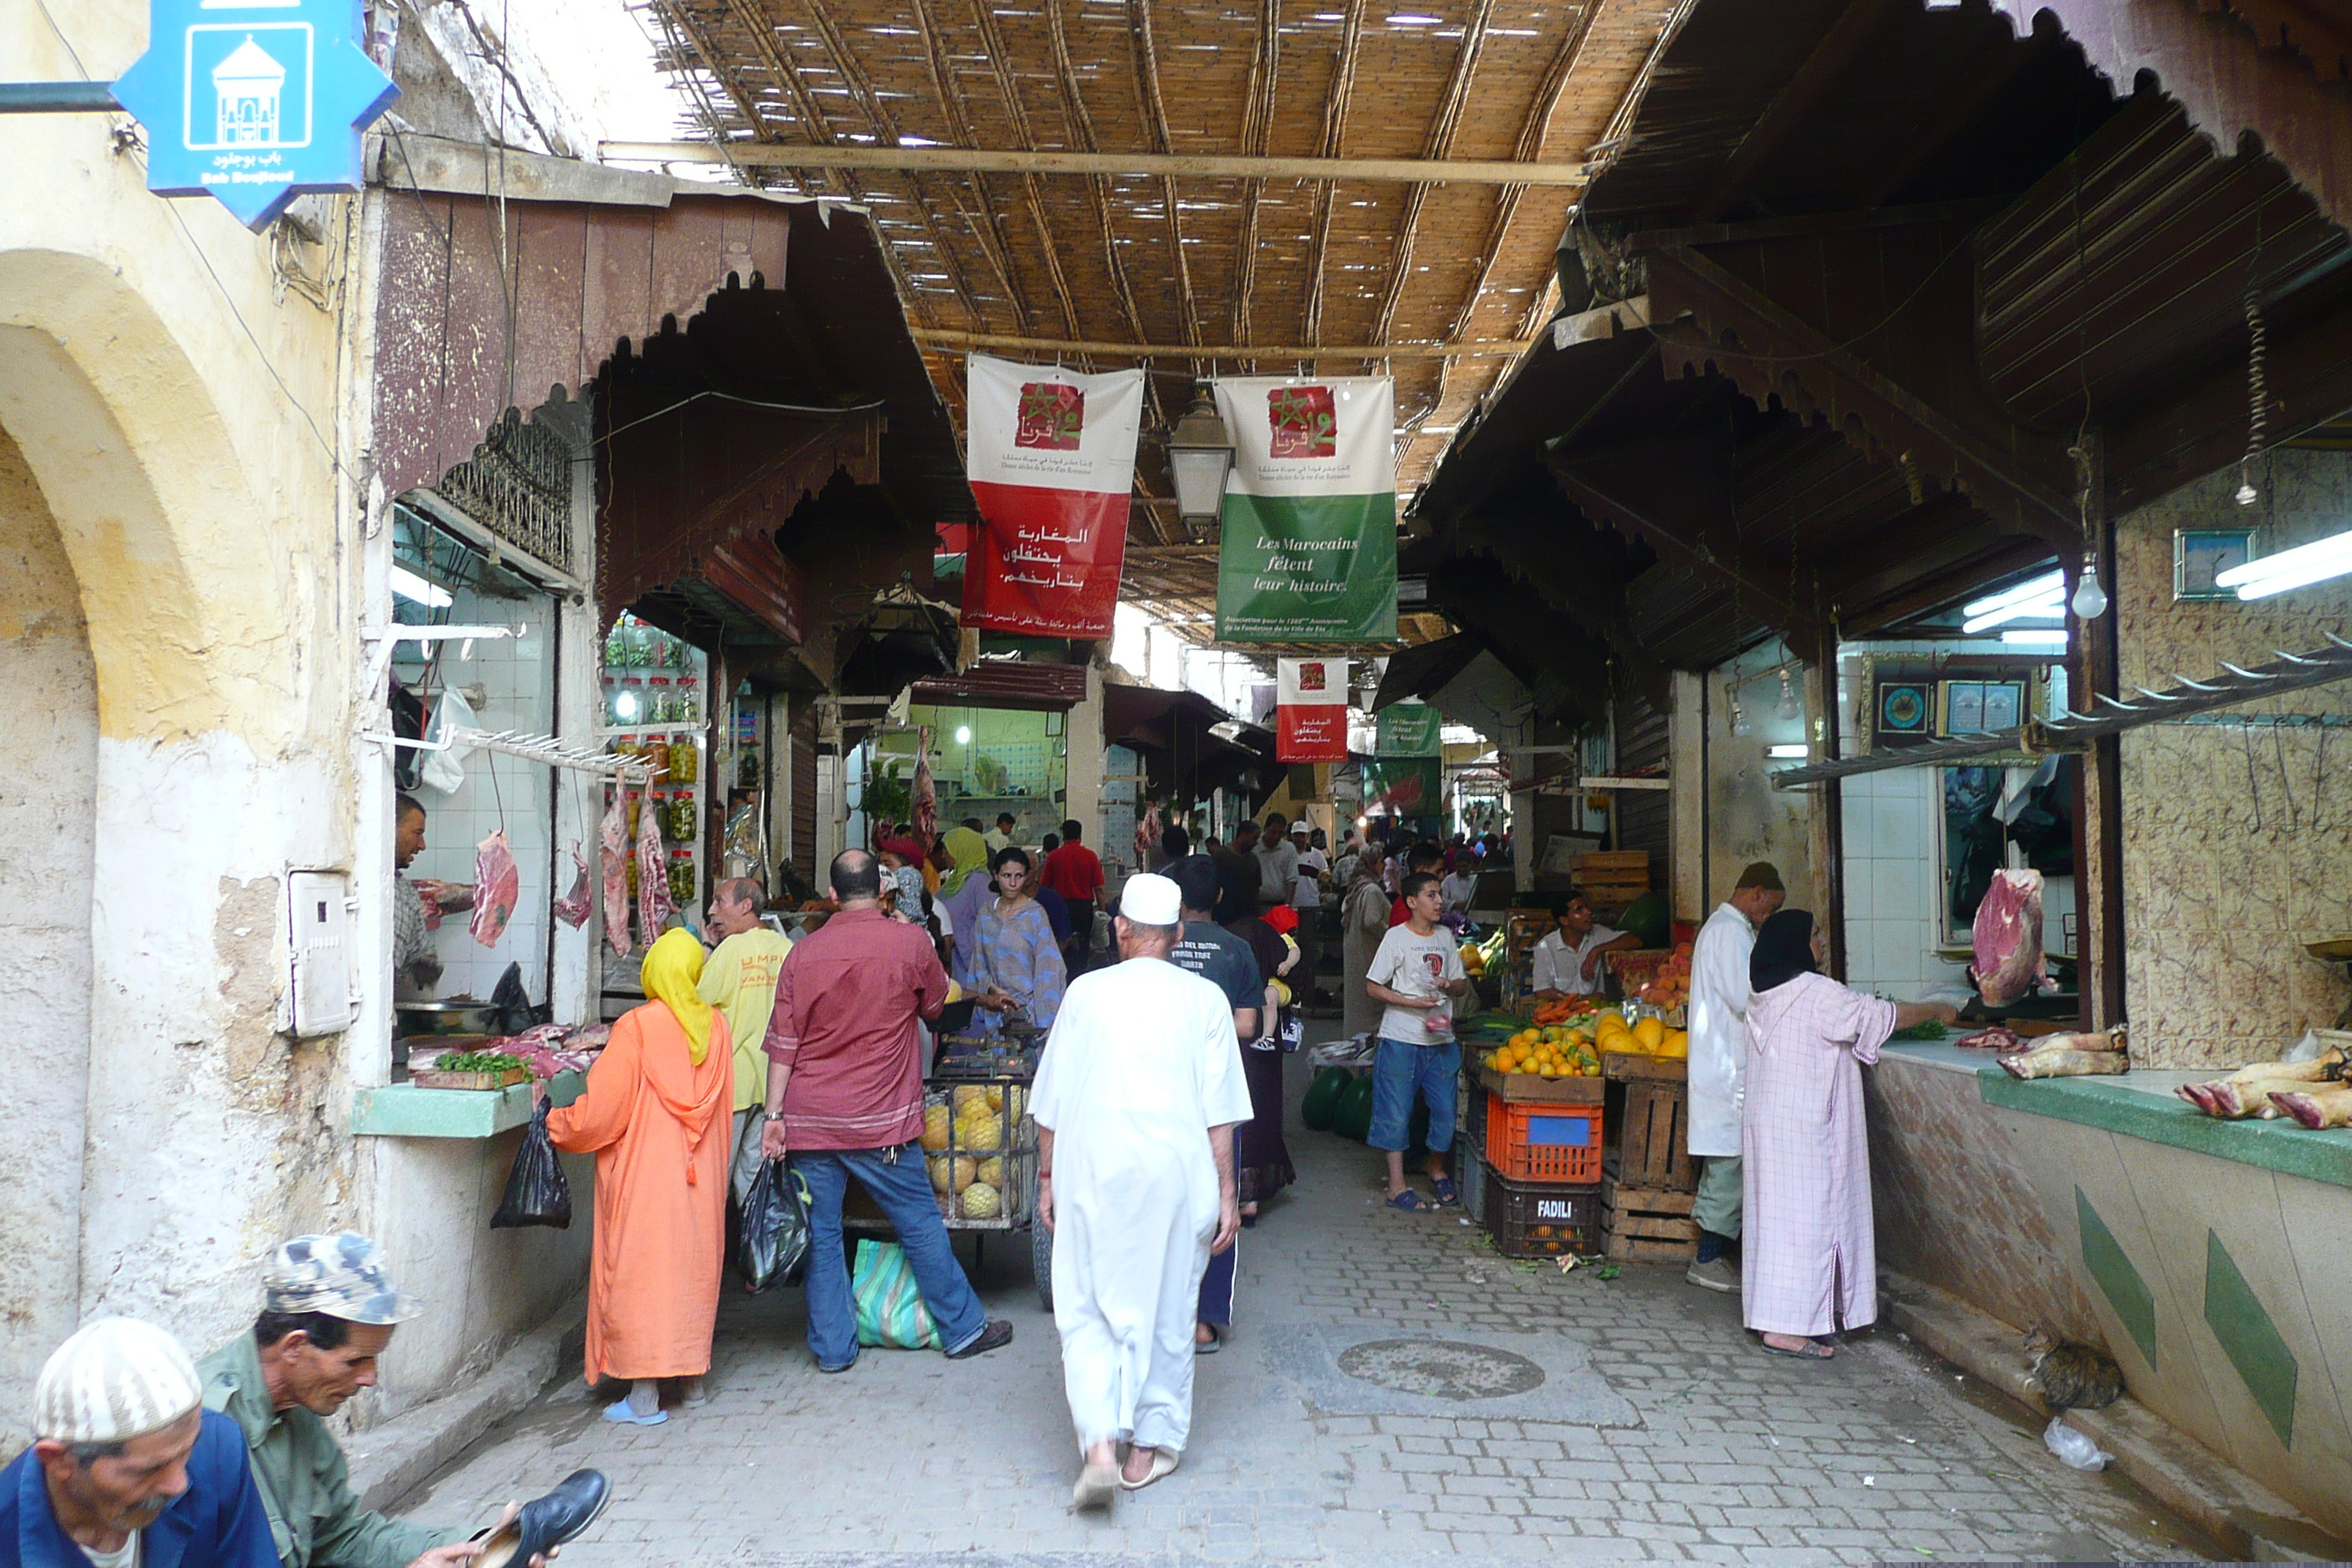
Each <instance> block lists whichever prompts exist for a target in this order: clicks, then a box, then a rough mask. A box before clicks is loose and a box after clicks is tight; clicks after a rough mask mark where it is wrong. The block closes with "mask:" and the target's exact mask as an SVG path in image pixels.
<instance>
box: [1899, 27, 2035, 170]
mask: <svg viewBox="0 0 2352 1568" xmlns="http://www.w3.org/2000/svg"><path fill="white" fill-rule="evenodd" d="M2040 52H2041V50H2040V48H2039V47H2038V45H2037V42H2036V40H2035V39H2034V38H2033V37H2032V35H2031V34H2029V35H2028V36H2026V37H2021V38H2006V37H1996V38H1994V39H1993V40H1992V42H1991V45H1990V48H1989V49H1988V50H1987V51H1986V53H1985V54H1981V55H1979V57H1978V58H1977V61H1976V64H1975V68H1974V69H1973V70H1971V71H1970V72H1969V74H1968V75H1967V77H1965V78H1964V79H1962V82H1961V85H1960V89H1959V90H1958V92H1955V93H1953V94H1952V95H1951V96H1950V97H1948V98H1946V99H1944V100H1942V101H1941V102H1937V101H1934V100H1930V101H1928V102H1927V103H1924V104H1922V105H1920V108H1921V110H1922V114H1923V121H1922V123H1921V125H1920V128H1919V129H1918V130H1917V131H1916V132H1913V133H1912V135H1911V136H1910V138H1909V139H1908V140H1906V141H1895V140H1892V139H1890V140H1889V141H1888V142H1885V143H1883V145H1884V147H1885V150H1886V151H1887V152H1888V153H1890V154H1891V156H1889V157H1888V158H1887V160H1886V162H1885V164H1884V165H1883V166H1882V167H1881V169H1880V171H1879V173H1878V174H1877V175H1876V177H1875V178H1874V179H1872V180H1871V182H1870V184H1869V185H1868V186H1867V187H1866V188H1865V189H1864V191H1863V192H1862V194H1861V195H1858V196H1857V197H1855V199H1854V205H1856V206H1861V207H1875V206H1884V205H1885V203H1886V200H1887V198H1888V197H1890V196H1892V195H1894V194H1895V192H1897V191H1899V190H1901V189H1902V188H1903V185H1904V182H1906V180H1908V179H1910V178H1911V176H1912V175H1914V174H1917V173H1918V172H1919V168H1920V165H1922V164H1924V163H1927V160H1928V159H1930V158H1932V157H1934V156H1935V155H1936V154H1937V153H1940V152H1942V151H1943V150H1944V148H1945V146H1946V145H1947V144H1948V143H1949V142H1951V140H1952V139H1953V138H1954V137H1956V136H1958V135H1959V133H1960V132H1963V131H1965V130H1967V129H1968V125H1969V121H1971V120H1974V119H1975V118H1976V117H1977V113H1978V111H1979V110H1982V109H1983V108H1984V106H1985V105H1986V104H1988V103H1990V102H1991V101H1992V100H1994V99H1995V98H1997V97H1999V96H2000V92H2001V89H2004V88H2006V87H2008V86H2009V84H2010V83H2011V82H2012V81H2014V80H2016V79H2017V73H2018V72H2019V71H2021V70H2023V69H2024V68H2025V67H2026V65H2027V64H2028V62H2030V61H2031V60H2032V58H2034V56H2035V55H2037V54H2039V53H2040Z"/></svg>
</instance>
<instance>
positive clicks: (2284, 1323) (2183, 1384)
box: [1864, 1042, 2352, 1539]
mask: <svg viewBox="0 0 2352 1568" xmlns="http://www.w3.org/2000/svg"><path fill="white" fill-rule="evenodd" d="M2212 1076H2218V1075H2217V1074H2214V1073H2210V1072H2196V1073H2190V1072H2185V1071H2142V1072H2135V1073H2129V1074H2124V1075H2120V1076H2117V1077H2114V1078H2072V1079H2033V1080H2032V1081H2030V1082H2027V1081H2021V1080H2019V1079H2013V1078H2011V1077H2010V1076H2009V1075H2008V1074H2007V1073H2005V1072H2003V1071H2001V1069H2000V1067H1999V1066H1998V1065H1997V1064H1995V1063H1994V1062H1993V1061H1992V1060H1991V1059H1990V1058H1989V1057H1987V1056H1985V1055H1983V1054H1981V1053H1977V1052H1969V1051H1961V1050H1958V1048H1956V1047H1952V1046H1948V1045H1925V1044H1916V1043H1911V1042H1897V1043H1893V1044H1890V1045H1888V1046H1887V1047H1886V1049H1885V1054H1884V1057H1883V1059H1882V1060H1881V1061H1880V1063H1879V1065H1878V1066H1877V1067H1876V1068H1874V1069H1872V1070H1871V1071H1869V1072H1868V1073H1866V1074H1865V1075H1864V1086H1865V1089H1864V1091H1865V1094H1866V1096H1867V1098H1868V1104H1869V1121H1870V1149H1871V1187H1872V1194H1873V1198H1874V1208H1875V1211H1876V1217H1877V1232H1878V1253H1879V1257H1880V1258H1881V1260H1882V1261H1883V1262H1884V1264H1885V1266H1886V1267H1888V1268H1895V1269H1897V1270H1899V1271H1901V1272H1903V1273H1905V1274H1907V1275H1911V1276H1913V1277H1914V1278H1917V1279H1923V1280H1926V1281H1927V1283H1930V1284H1933V1285H1936V1286H1937V1287H1938V1288H1939V1289H1945V1290H1948V1291H1950V1292H1951V1293H1952V1294H1954V1295H1956V1296H1958V1297H1960V1298H1961V1299H1962V1300H1967V1301H1969V1302H1970V1303H1971V1304H1973V1305H1975V1306H1977V1307H1978V1308H1979V1309H1980V1310H1985V1311H1988V1312H1990V1313H1991V1314H1992V1315H1993V1316H1995V1317H1997V1318H2000V1319H2001V1320H2002V1321H2006V1322H2009V1323H2011V1324H2012V1325H2015V1326H2016V1327H2017V1328H2018V1329H2019V1330H2020V1331H2023V1330H2025V1329H2028V1328H2033V1327H2042V1328H2047V1329H2051V1330H2053V1331H2056V1332H2058V1333H2060V1334H2062V1335H2063V1336H2065V1337H2068V1338H2074V1339H2082V1340H2085V1341H2090V1342H2099V1343H2103V1344H2104V1345H2105V1348H2106V1349H2107V1351H2108V1352H2110V1353H2111V1354H2113V1355H2114V1356H2115V1358H2116V1361H2117V1363H2119V1364H2120V1365H2121V1366H2122V1368H2123V1371H2124V1377H2125V1381H2126V1384H2128V1386H2129V1387H2130V1389H2131V1392H2132V1394H2133V1395H2134V1396H2135V1397H2137V1399H2138V1400H2139V1402H2140V1403H2141V1404H2143V1405H2147V1407H2148V1408H2149V1409H2151V1410H2153V1411H2155V1412H2156V1413H2157V1414H2158V1415H2161V1416H2163V1417H2164V1419H2165V1420H2167V1421H2168V1422H2170V1423H2171V1424H2172V1425H2173V1426H2175V1427H2176V1428H2178V1429H2179V1431H2181V1432H2182V1433H2183V1434H2185V1435H2187V1436H2191V1437H2193V1438H2195V1439H2196V1440H2197V1441H2199V1442H2200V1443H2202V1444H2204V1445H2205V1446H2206V1447H2209V1448H2210V1449H2212V1450H2214V1451H2215V1452H2216V1453H2219V1454H2221V1455H2222V1456H2224V1457H2225V1458H2228V1460H2229V1461H2230V1462H2231V1464H2233V1465H2234V1466H2236V1468H2238V1469H2240V1470H2241V1471H2242V1472H2244V1473H2245V1474H2247V1475H2249V1476H2253V1477H2256V1478H2258V1479H2260V1480H2261V1481H2262V1482H2263V1485H2265V1486H2267V1487H2270V1488H2272V1489H2274V1490H2276V1491H2277V1492H2279V1493H2280V1494H2282V1495H2283V1496H2284V1497H2285V1498H2286V1499H2287V1500H2289V1501H2291V1502H2293V1503H2294V1505H2295V1506H2296V1507H2298V1508H2300V1509H2301V1510H2304V1512H2305V1513H2306V1514H2308V1515H2309V1516H2310V1517H2311V1518H2313V1519H2314V1520H2315V1521H2319V1522H2320V1523H2321V1524H2322V1525H2323V1526H2325V1527H2326V1528H2327V1529H2329V1530H2332V1531H2335V1532H2336V1533H2337V1534H2338V1535H2340V1536H2344V1537H2346V1538H2347V1539H2352V1380H2347V1381H2345V1382H2344V1384H2343V1385H2342V1387H2340V1388H2339V1387H2338V1380H2337V1377H2336V1373H2335V1371H2334V1368H2335V1367H2336V1365H2337V1364H2339V1363H2341V1362H2342V1360H2343V1358H2344V1355H2345V1347H2346V1346H2347V1345H2352V1254H2347V1253H2346V1251H2345V1250H2344V1249H2343V1248H2342V1247H2340V1246H2339V1245H2337V1238H2339V1237H2342V1236H2344V1235H2345V1234H2347V1232H2352V1131H2346V1130H2337V1131H2324V1132H2315V1131H2310V1130H2308V1129H2306V1128H2303V1127H2299V1126H2296V1125H2294V1123H2293V1122H2291V1121H2216V1120H2214V1119H2213V1118H2211V1117H2209V1116H2207V1115H2205V1114H2204V1113H2202V1112H2201V1111H2200V1110H2198V1109H2197V1108H2196V1107H2194V1106H2192V1105H2189V1103H2187V1102H2186V1101H2184V1100H2179V1099H2178V1098H2177V1097H2176V1096H2175V1095H2174V1094H2173V1093H2172V1089H2173V1088H2174V1087H2175V1086H2176V1085H2178V1084H2179V1083H2182V1082H2185V1081H2189V1080H2190V1079H2202V1078H2207V1077H2212Z"/></svg>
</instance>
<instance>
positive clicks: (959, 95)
mask: <svg viewBox="0 0 2352 1568" xmlns="http://www.w3.org/2000/svg"><path fill="white" fill-rule="evenodd" d="M911 3H912V5H913V6H914V13H915V30H916V31H917V32H918V33H919V34H921V35H922V39H923V60H924V63H925V64H926V65H927V66H929V68H930V73H931V90H932V91H934V92H936V93H938V94H939V96H940V108H941V109H943V110H945V111H946V113H947V117H948V129H949V132H950V133H951V134H952V135H953V136H954V137H955V139H956V140H957V141H959V142H976V141H978V140H979V137H978V136H977V135H976V134H975V133H974V132H973V131H972V125H971V109H970V107H969V106H968V105H966V104H965V102H964V98H963V88H962V87H961V85H960V84H959V83H958V82H957V81H956V79H955V69H954V67H953V66H952V65H951V64H950V62H949V60H948V58H947V52H946V51H945V50H944V49H942V48H941V47H940V37H939V29H938V27H937V26H934V25H933V23H932V21H931V6H930V0H911ZM971 183H972V188H973V190H974V191H975V192H977V193H978V195H979V196H980V216H979V218H978V219H977V220H976V221H977V223H979V224H984V225H985V226H986V230H985V233H984V234H982V237H981V246H982V250H983V252H984V253H985V254H986V255H987V257H988V259H989V264H990V266H991V267H992V269H993V270H994V271H995V273H996V276H997V279H998V281H999V282H1001V283H1003V286H1004V293H1005V297H1006V298H1007V299H1008V300H1011V301H1012V304H1013V322H1014V326H1015V330H1016V331H1024V332H1027V331H1035V330H1036V329H1035V326H1034V323H1033V322H1032V321H1030V319H1029V301H1028V298H1027V296H1026V295H1025V294H1024V291H1023V290H1022V288H1021V286H1020V283H1019V282H1018V281H1017V280H1016V279H1014V278H1013V246H1012V242H1011V241H1010V239H1008V238H1007V237H1006V235H1005V232H1004V217H1003V204H1002V203H1000V202H999V201H998V200H997V199H996V196H995V194H994V193H993V192H992V191H991V190H990V189H989V188H988V177H987V176H986V175H985V174H974V175H973V176H972V177H971ZM959 205H960V204H959ZM965 220H966V221H967V222H973V221H975V220H973V219H972V218H971V215H970V214H968V213H967V214H966V215H965Z"/></svg>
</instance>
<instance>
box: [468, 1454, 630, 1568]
mask: <svg viewBox="0 0 2352 1568" xmlns="http://www.w3.org/2000/svg"><path fill="white" fill-rule="evenodd" d="M612 1500H613V1483H612V1482H610V1481H608V1480H606V1479H604V1471H602V1470H574V1471H572V1473H571V1474H570V1475H568V1476H566V1477H564V1478H563V1479H562V1480H561V1481H560V1482H558V1483H557V1484H556V1488H555V1489H554V1490H553V1491H551V1492H549V1493H548V1494H547V1495H546V1496H545V1497H540V1498H533V1499H532V1500H530V1501H529V1502H527V1503H525V1504H523V1505H522V1511H521V1512H520V1513H519V1514H517V1515H516V1516H515V1521H514V1522H513V1523H512V1524H509V1525H508V1526H507V1527H506V1528H505V1529H504V1530H502V1531H499V1532H498V1534H496V1535H494V1536H492V1537H490V1541H489V1544H488V1545H487V1546H485V1547H483V1548H482V1554H481V1556H479V1557H478V1558H476V1559H475V1560H474V1561H475V1563H476V1565H477V1568H509V1564H512V1568H524V1565H525V1564H527V1563H530V1560H531V1559H532V1558H534V1557H539V1556H542V1555H544V1554H545V1553H546V1552H551V1551H552V1550H553V1549H554V1548H556V1547H558V1546H561V1545H562V1544H563V1543H564V1542H567V1541H570V1540H571V1539H572V1537H574V1536H576V1535H578V1534H579V1533H580V1532H581V1531H583V1530H586V1529H587V1528H588V1527H589V1526H590V1525H592V1524H593V1523H595V1522H596V1517H597V1515H599V1514H601V1513H603V1512H604V1505H605V1504H606V1503H608V1502H611V1501H612Z"/></svg>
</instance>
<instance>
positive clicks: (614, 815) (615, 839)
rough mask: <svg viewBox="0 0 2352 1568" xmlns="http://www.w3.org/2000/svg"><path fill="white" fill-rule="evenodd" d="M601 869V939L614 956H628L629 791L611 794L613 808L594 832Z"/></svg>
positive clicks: (621, 787)
mask: <svg viewBox="0 0 2352 1568" xmlns="http://www.w3.org/2000/svg"><path fill="white" fill-rule="evenodd" d="M596 843H597V846H598V852H599V854H600V856H601V857H602V858H603V862H604V940H605V941H606V942H609V943H610V944H611V945H612V949H613V952H614V955H615V956H616V957H620V958H626V957H628V956H629V790H628V786H627V785H626V784H623V785H621V786H620V787H619V788H617V789H615V790H614V791H613V805H612V809H611V810H609V811H607V812H605V813H604V822H603V823H602V824H600V825H599V826H598V827H597V829H596Z"/></svg>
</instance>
